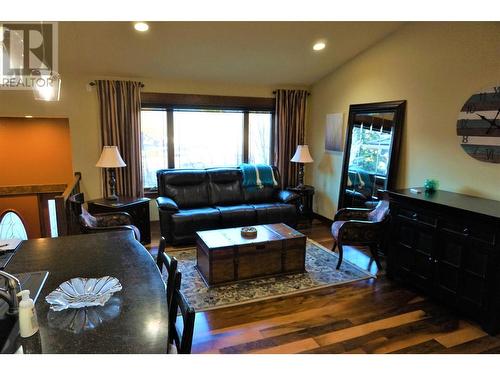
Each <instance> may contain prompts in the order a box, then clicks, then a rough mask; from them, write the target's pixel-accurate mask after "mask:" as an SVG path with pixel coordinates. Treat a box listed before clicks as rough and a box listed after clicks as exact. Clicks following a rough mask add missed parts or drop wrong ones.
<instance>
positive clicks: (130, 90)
mask: <svg viewBox="0 0 500 375" xmlns="http://www.w3.org/2000/svg"><path fill="white" fill-rule="evenodd" d="M96 84H97V96H98V98H99V111H100V121H101V141H102V145H103V146H118V150H119V151H120V154H121V156H122V158H123V160H124V161H125V163H126V164H127V166H126V167H124V168H117V171H116V172H117V173H116V190H117V194H118V195H121V196H127V197H135V198H138V197H142V196H143V195H144V188H143V183H142V167H141V86H142V84H141V83H140V82H132V81H104V80H98V81H96ZM103 175H104V179H103V191H104V192H107V191H108V190H107V186H108V174H107V173H104V174H103ZM105 195H107V193H106V194H105Z"/></svg>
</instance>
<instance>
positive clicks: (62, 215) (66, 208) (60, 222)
mask: <svg viewBox="0 0 500 375" xmlns="http://www.w3.org/2000/svg"><path fill="white" fill-rule="evenodd" d="M81 179H82V174H81V173H80V172H75V177H74V178H73V182H72V183H71V184H70V185H68V186H67V187H66V190H64V192H63V193H62V195H58V196H56V197H55V205H56V216H57V232H58V235H59V236H68V235H71V234H76V233H78V232H79V229H78V223H75V220H74V218H73V217H72V213H71V210H70V205H69V204H68V199H69V198H70V197H72V196H73V195H75V194H78V193H80V180H81Z"/></svg>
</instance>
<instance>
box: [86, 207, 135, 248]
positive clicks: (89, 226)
mask: <svg viewBox="0 0 500 375" xmlns="http://www.w3.org/2000/svg"><path fill="white" fill-rule="evenodd" d="M80 225H81V229H82V232H83V233H99V232H109V231H116V230H132V231H133V232H134V235H135V238H136V240H137V241H140V240H141V234H140V232H139V229H138V228H137V227H136V226H134V225H133V222H132V217H131V216H130V215H129V214H128V213H126V212H114V213H103V214H94V215H91V214H89V213H88V212H87V211H86V210H84V209H82V213H81V214H80Z"/></svg>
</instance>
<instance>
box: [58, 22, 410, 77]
mask: <svg viewBox="0 0 500 375" xmlns="http://www.w3.org/2000/svg"><path fill="white" fill-rule="evenodd" d="M402 24H403V23H402V22H150V23H149V25H150V29H149V31H147V32H145V33H139V32H137V31H135V30H134V28H133V25H132V23H129V22H61V23H60V24H59V40H60V49H59V51H60V53H59V71H60V72H61V73H63V74H64V73H68V72H70V73H77V74H95V75H99V76H125V77H151V78H158V79H176V80H190V81H214V82H215V81H216V82H227V83H240V84H263V85H310V84H312V83H314V82H316V81H317V80H319V79H320V78H322V77H324V76H325V75H326V74H328V73H329V72H331V71H333V70H334V69H336V68H337V67H339V66H340V65H342V64H343V63H345V62H346V61H348V60H349V59H351V58H353V57H354V56H356V55H357V54H359V53H360V52H362V51H363V50H365V49H367V48H369V47H370V46H372V45H373V44H375V43H377V42H378V41H380V40H382V39H383V38H385V37H386V36H387V35H388V34H390V33H392V32H394V31H395V30H396V29H398V28H400V27H401V26H402ZM319 39H323V40H325V41H326V43H327V46H326V48H325V49H324V50H323V51H321V52H314V51H313V50H312V45H313V44H314V42H315V41H317V40H319Z"/></svg>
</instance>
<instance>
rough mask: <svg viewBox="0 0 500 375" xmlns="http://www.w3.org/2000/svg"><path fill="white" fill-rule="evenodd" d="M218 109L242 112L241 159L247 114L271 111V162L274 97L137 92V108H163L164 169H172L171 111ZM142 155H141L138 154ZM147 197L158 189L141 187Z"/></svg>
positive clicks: (246, 154) (246, 147)
mask: <svg viewBox="0 0 500 375" xmlns="http://www.w3.org/2000/svg"><path fill="white" fill-rule="evenodd" d="M182 109H185V110H222V111H240V112H242V113H243V150H242V152H243V162H244V163H247V162H248V160H249V151H250V147H249V135H250V122H249V119H250V115H249V114H250V113H251V112H266V113H271V128H272V130H271V142H270V150H269V153H270V162H271V164H272V163H274V159H275V155H274V151H275V150H274V137H275V130H274V127H275V98H265V97H247V96H218V95H197V94H196V95H194V94H172V93H156V92H143V93H141V111H143V110H163V111H166V115H167V124H166V126H167V138H168V139H167V161H168V168H169V169H175V155H174V153H175V149H174V110H182ZM141 157H142V156H141ZM144 194H145V195H146V196H147V197H156V196H158V189H157V188H156V189H155V188H144Z"/></svg>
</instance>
